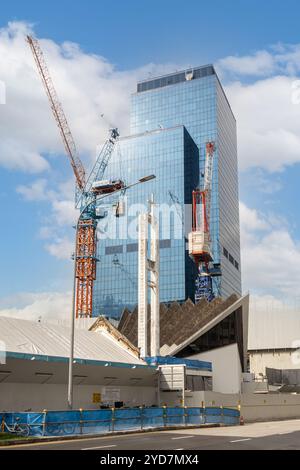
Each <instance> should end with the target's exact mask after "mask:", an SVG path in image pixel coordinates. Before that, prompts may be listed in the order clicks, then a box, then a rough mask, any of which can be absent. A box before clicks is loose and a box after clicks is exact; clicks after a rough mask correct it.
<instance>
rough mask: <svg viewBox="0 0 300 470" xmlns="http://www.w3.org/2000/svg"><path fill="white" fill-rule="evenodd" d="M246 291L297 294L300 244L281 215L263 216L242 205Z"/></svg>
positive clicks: (244, 283)
mask: <svg viewBox="0 0 300 470" xmlns="http://www.w3.org/2000/svg"><path fill="white" fill-rule="evenodd" d="M240 220H241V247H242V274H243V287H244V290H250V291H252V292H254V293H256V294H268V295H275V297H281V298H284V297H285V296H290V297H295V295H296V292H297V290H298V289H299V283H300V243H299V241H296V240H294V239H293V238H292V236H291V234H290V233H289V230H288V228H287V227H286V226H285V225H283V224H282V221H281V219H280V218H277V219H276V218H274V217H273V216H271V217H268V215H264V216H261V215H260V214H259V213H258V212H257V211H256V210H254V209H249V208H248V207H246V206H245V205H244V204H241V211H240Z"/></svg>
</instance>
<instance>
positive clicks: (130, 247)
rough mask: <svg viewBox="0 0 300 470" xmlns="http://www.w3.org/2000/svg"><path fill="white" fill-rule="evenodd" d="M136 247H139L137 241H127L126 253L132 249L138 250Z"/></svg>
mask: <svg viewBox="0 0 300 470" xmlns="http://www.w3.org/2000/svg"><path fill="white" fill-rule="evenodd" d="M138 249H139V244H138V243H129V244H128V245H127V246H126V251H127V253H132V252H133V251H138Z"/></svg>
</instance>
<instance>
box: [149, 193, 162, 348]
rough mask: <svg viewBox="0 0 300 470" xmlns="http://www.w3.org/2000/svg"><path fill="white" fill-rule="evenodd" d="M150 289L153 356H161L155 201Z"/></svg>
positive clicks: (151, 230) (157, 227)
mask: <svg viewBox="0 0 300 470" xmlns="http://www.w3.org/2000/svg"><path fill="white" fill-rule="evenodd" d="M150 234H151V236H150V239H151V245H150V266H149V268H150V287H151V336H150V338H151V344H150V354H151V356H159V354H160V331H159V220H158V217H157V216H156V208H155V204H154V200H153V198H152V201H151V210H150Z"/></svg>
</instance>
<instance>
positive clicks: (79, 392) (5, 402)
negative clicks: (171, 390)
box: [0, 383, 156, 411]
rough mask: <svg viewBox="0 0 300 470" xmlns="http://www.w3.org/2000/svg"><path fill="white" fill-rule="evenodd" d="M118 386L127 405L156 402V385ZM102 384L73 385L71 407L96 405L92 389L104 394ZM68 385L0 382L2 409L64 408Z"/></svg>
mask: <svg viewBox="0 0 300 470" xmlns="http://www.w3.org/2000/svg"><path fill="white" fill-rule="evenodd" d="M113 388H116V389H120V400H121V401H123V402H124V403H125V405H128V406H137V405H149V406H151V405H153V404H156V389H155V388H154V387H128V386H116V387H113ZM103 392H104V387H102V386H99V385H95V386H94V385H75V386H74V408H84V409H99V405H98V404H94V403H93V393H101V394H103ZM66 399H67V386H66V385H64V384H29V383H1V384H0V410H1V411H4V410H5V411H10V410H13V411H25V410H28V409H31V410H32V411H41V410H43V409H44V408H47V409H48V410H63V409H66V408H67V404H66Z"/></svg>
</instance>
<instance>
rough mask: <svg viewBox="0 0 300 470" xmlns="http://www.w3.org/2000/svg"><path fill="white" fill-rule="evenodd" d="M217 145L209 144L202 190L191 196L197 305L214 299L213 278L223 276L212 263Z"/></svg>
mask: <svg viewBox="0 0 300 470" xmlns="http://www.w3.org/2000/svg"><path fill="white" fill-rule="evenodd" d="M214 151H215V144H214V142H207V143H206V153H205V171H204V184H203V189H196V190H194V191H193V195H192V231H191V232H190V233H189V255H190V256H191V257H192V259H193V260H194V262H195V264H196V266H197V272H198V273H197V278H196V282H195V302H199V301H200V300H201V299H202V298H206V300H208V301H209V302H210V301H211V300H213V299H214V292H213V286H212V277H213V276H220V271H219V270H218V269H210V264H211V262H212V261H213V256H212V252H211V236H210V208H211V186H212V171H213V157H214Z"/></svg>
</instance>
